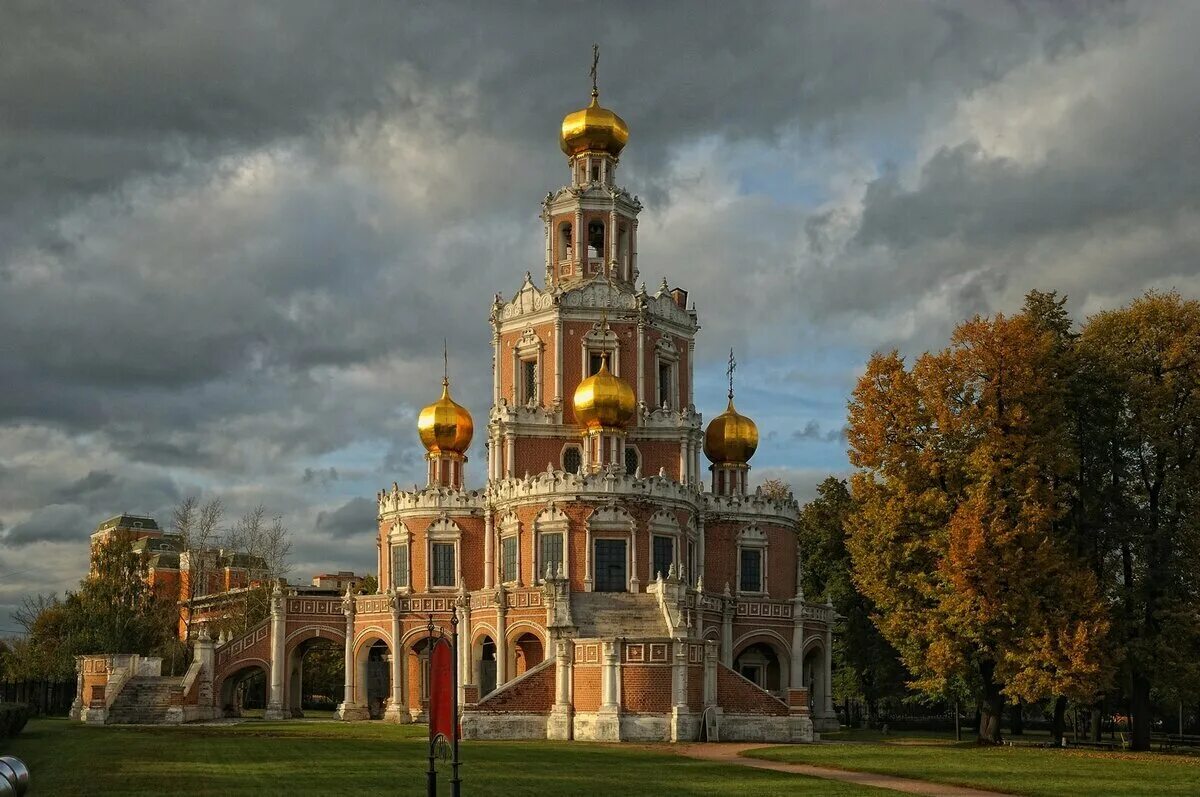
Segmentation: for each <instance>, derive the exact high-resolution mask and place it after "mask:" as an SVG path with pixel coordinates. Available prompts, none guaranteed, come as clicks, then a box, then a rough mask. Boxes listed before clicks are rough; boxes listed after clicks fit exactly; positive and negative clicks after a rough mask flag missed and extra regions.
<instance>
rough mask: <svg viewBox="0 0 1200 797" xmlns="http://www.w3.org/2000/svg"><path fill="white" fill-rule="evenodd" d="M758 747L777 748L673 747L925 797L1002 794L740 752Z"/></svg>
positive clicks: (692, 755) (727, 745) (686, 752)
mask: <svg viewBox="0 0 1200 797" xmlns="http://www.w3.org/2000/svg"><path fill="white" fill-rule="evenodd" d="M760 747H778V745H772V744H761V743H751V744H747V743H741V742H732V743H725V744H712V743H707V744H705V743H702V744H688V745H680V746H679V747H678V748H676V750H677V752H678V753H679V754H680V755H684V756H687V757H689V758H699V759H702V760H704V761H715V762H718V763H721V764H736V765H738V766H743V767H754V768H755V769H769V770H772V771H774V772H791V773H793V774H796V775H809V776H811V777H814V778H825V779H826V780H837V781H841V782H842V783H855V784H858V785H859V786H874V787H876V788H879V789H891V790H892V791H899V792H904V793H906V794H921V795H926V797H1003V793H1002V792H998V791H983V790H982V789H972V788H968V787H966V786H949V785H946V784H944V783H930V782H928V781H924V780H913V779H912V778H898V777H895V776H893V775H879V774H876V773H874V772H850V771H848V770H844V769H832V768H830V767H817V766H813V765H811V764H786V763H784V762H782V761H766V760H763V759H761V758H747V757H745V756H743V755H742V753H744V752H745V751H747V750H754V749H756V748H760Z"/></svg>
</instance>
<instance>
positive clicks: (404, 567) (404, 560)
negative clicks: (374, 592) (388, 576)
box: [392, 544, 408, 587]
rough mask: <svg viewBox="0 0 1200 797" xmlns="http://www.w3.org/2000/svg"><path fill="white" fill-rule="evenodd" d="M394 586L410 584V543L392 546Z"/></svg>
mask: <svg viewBox="0 0 1200 797" xmlns="http://www.w3.org/2000/svg"><path fill="white" fill-rule="evenodd" d="M392 586H393V587H407V586H408V545H407V544H405V545H393V546H392Z"/></svg>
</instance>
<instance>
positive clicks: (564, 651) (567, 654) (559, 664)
mask: <svg viewBox="0 0 1200 797" xmlns="http://www.w3.org/2000/svg"><path fill="white" fill-rule="evenodd" d="M572 646H573V643H572V642H571V641H569V640H566V639H560V640H558V642H557V643H555V651H556V656H555V666H554V703H555V705H557V706H569V705H571V669H572V666H571V664H572V662H571V648H572Z"/></svg>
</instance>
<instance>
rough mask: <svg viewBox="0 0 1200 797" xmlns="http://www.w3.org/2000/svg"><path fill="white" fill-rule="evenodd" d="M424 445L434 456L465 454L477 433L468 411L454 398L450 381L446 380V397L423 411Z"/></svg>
mask: <svg viewBox="0 0 1200 797" xmlns="http://www.w3.org/2000/svg"><path fill="white" fill-rule="evenodd" d="M417 431H418V432H419V433H420V435H421V444H422V445H424V446H425V450H426V451H428V452H429V453H431V454H440V453H451V454H459V455H462V454H465V453H466V452H467V449H468V448H470V446H471V437H472V435H474V434H475V424H474V422H473V421H472V420H471V413H469V412H467V408H466V407H464V406H462V405H461V404H459V403H457V402H456V401H455V400H454V399H452V398H450V380H449V379H443V380H442V397H441V398H440V399H438V400H437V401H435V402H433V403H432V404H430V405H429V406H428V407H426V408H425V409H423V410H421V415H420V416H419V417H418V418H417Z"/></svg>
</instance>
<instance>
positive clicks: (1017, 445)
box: [846, 315, 1109, 741]
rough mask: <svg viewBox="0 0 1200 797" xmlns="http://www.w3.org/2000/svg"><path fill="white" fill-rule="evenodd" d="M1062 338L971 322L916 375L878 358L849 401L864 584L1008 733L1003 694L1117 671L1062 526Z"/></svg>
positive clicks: (891, 629)
mask: <svg viewBox="0 0 1200 797" xmlns="http://www.w3.org/2000/svg"><path fill="white" fill-rule="evenodd" d="M1055 351H1056V345H1055V340H1054V337H1053V335H1052V334H1050V333H1049V332H1047V331H1045V330H1043V329H1041V328H1039V326H1038V325H1037V324H1035V323H1033V322H1032V321H1031V320H1030V319H1029V318H1027V317H1026V316H1023V315H1020V316H1015V317H1011V318H1005V317H1003V316H996V317H995V318H993V319H984V318H978V317H977V318H975V319H973V320H971V321H968V322H966V323H964V324H962V325H960V326H959V327H958V328H957V329H956V330H955V332H954V335H953V338H952V340H951V346H950V348H948V349H946V350H944V351H941V352H937V353H927V354H925V355H923V356H921V357H920V358H919V359H918V360H917V361H916V363H915V364H914V365H913V367H912V368H911V369H908V368H906V367H905V363H904V361H903V359H902V358H901V357H900V356H899V355H898V354H897V353H896V352H892V353H891V354H886V355H883V354H877V355H875V356H874V357H872V359H871V361H870V362H869V364H868V366H867V371H866V373H864V374H863V376H862V378H861V379H860V380H859V382H858V385H857V387H856V388H855V390H854V394H853V398H852V400H851V402H850V420H849V429H848V440H849V444H850V461H851V463H852V464H853V465H855V466H856V467H857V468H859V469H860V471H859V472H858V473H857V474H856V475H855V476H854V478H853V480H852V491H853V495H854V498H855V510H854V512H853V513H852V514H851V516H850V517H849V519H848V521H847V529H846V531H847V547H848V548H849V550H850V554H851V558H852V565H853V576H854V580H855V583H856V585H857V586H858V588H859V589H860V590H861V591H862V593H863V594H864V595H865V596H866V597H867V598H869V599H870V600H871V601H872V602H873V603H874V605H875V607H876V609H877V612H878V614H877V618H876V621H877V623H878V625H879V628H880V630H881V631H882V633H883V634H884V636H885V637H886V638H887V640H888V641H889V642H890V643H891V644H892V645H893V646H894V647H895V648H896V649H897V651H899V653H900V656H901V658H902V660H903V662H904V664H905V666H906V667H907V669H908V670H909V672H910V673H911V674H912V675H913V681H912V685H913V686H914V687H916V688H918V689H921V690H922V691H925V692H927V693H929V694H945V693H946V692H947V691H949V690H950V689H951V688H952V687H954V686H955V685H959V686H962V685H965V686H966V687H967V688H969V689H971V690H972V692H973V693H974V694H975V696H976V697H977V698H978V700H979V704H980V713H981V722H980V727H979V738H980V741H999V739H1000V717H1001V713H1002V710H1003V707H1004V703H1005V699H1006V698H1007V699H1009V700H1014V701H1016V700H1026V701H1033V700H1039V699H1041V698H1043V697H1047V696H1051V695H1069V696H1072V697H1078V698H1080V699H1086V698H1088V697H1090V696H1091V695H1092V694H1094V692H1095V691H1096V690H1097V688H1099V687H1100V686H1101V684H1102V682H1103V680H1104V678H1105V671H1104V669H1103V667H1104V664H1103V663H1104V661H1105V659H1104V656H1103V655H1102V646H1103V645H1104V643H1105V637H1106V634H1107V633H1108V628H1109V622H1108V619H1107V612H1106V607H1105V605H1104V602H1103V600H1102V595H1101V591H1100V589H1099V588H1098V585H1097V583H1096V579H1095V576H1094V575H1093V573H1092V571H1091V570H1090V569H1089V568H1087V567H1086V566H1085V565H1084V564H1083V563H1082V562H1081V561H1080V559H1079V557H1078V556H1077V555H1076V554H1075V552H1074V551H1073V550H1072V546H1070V545H1068V544H1067V543H1066V542H1065V541H1064V540H1063V539H1062V538H1061V535H1060V534H1059V533H1058V531H1057V528H1058V521H1059V520H1060V519H1061V518H1062V517H1063V516H1064V515H1065V514H1066V512H1067V511H1068V509H1069V506H1070V500H1069V498H1070V497H1069V495H1068V490H1067V488H1066V487H1064V485H1066V484H1068V483H1069V479H1068V478H1067V477H1068V476H1069V475H1070V474H1071V473H1072V472H1073V470H1074V468H1075V464H1076V463H1075V460H1074V456H1073V447H1072V445H1071V440H1070V431H1069V424H1068V422H1067V419H1068V412H1067V408H1066V401H1065V394H1064V390H1063V386H1062V384H1061V382H1062V380H1061V375H1060V374H1059V373H1058V372H1057V371H1056V369H1055V368H1054V367H1053V360H1054V354H1055Z"/></svg>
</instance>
